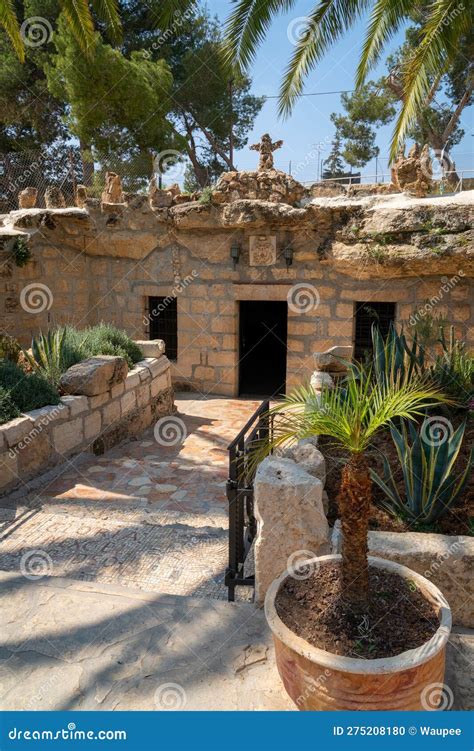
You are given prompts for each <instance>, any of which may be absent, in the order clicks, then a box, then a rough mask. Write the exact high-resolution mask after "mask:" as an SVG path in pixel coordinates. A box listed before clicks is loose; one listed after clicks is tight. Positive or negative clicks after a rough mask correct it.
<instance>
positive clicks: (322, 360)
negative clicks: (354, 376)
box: [313, 346, 352, 372]
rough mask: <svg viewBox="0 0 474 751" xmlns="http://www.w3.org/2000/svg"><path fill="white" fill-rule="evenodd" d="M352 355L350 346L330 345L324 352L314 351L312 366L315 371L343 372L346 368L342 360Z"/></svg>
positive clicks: (348, 358)
mask: <svg viewBox="0 0 474 751" xmlns="http://www.w3.org/2000/svg"><path fill="white" fill-rule="evenodd" d="M351 357H352V347H351V346H347V347H345V346H344V347H343V346H340V347H331V348H330V349H327V350H325V351H324V352H314V354H313V358H314V367H315V369H316V370H317V371H324V372H337V371H342V372H344V371H345V370H347V368H346V365H345V364H344V362H342V360H345V361H347V360H350V359H351Z"/></svg>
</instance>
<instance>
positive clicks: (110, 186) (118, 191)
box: [102, 172, 124, 203]
mask: <svg viewBox="0 0 474 751" xmlns="http://www.w3.org/2000/svg"><path fill="white" fill-rule="evenodd" d="M123 202H124V195H123V190H122V181H121V180H120V176H119V175H117V173H116V172H106V173H105V188H104V190H103V191H102V203H123Z"/></svg>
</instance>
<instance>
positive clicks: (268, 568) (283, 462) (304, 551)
mask: <svg viewBox="0 0 474 751" xmlns="http://www.w3.org/2000/svg"><path fill="white" fill-rule="evenodd" d="M254 492H255V515H256V517H257V521H258V527H259V529H258V536H257V541H256V543H255V601H256V602H257V603H258V604H259V605H262V604H263V601H264V599H265V594H266V592H267V589H268V587H269V586H270V584H271V582H272V581H273V580H274V579H275V578H276V577H277V576H279V575H280V574H281V573H282V572H283V571H285V570H286V569H288V567H289V566H292V565H293V566H296V565H298V564H299V563H301V561H302V560H303V559H306V558H310V557H312V556H315V555H323V554H326V553H327V552H328V549H329V547H328V541H329V527H328V523H327V519H326V516H325V514H324V509H323V503H322V493H323V484H322V482H321V480H319V479H318V478H317V477H314V476H312V475H310V474H309V473H308V472H307V471H306V470H305V469H303V468H302V467H301V466H300V465H298V464H296V462H294V461H292V460H291V459H285V458H278V457H268V458H267V459H264V461H263V462H262V463H261V464H260V465H259V468H258V470H257V474H256V477H255V486H254Z"/></svg>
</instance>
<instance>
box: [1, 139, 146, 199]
mask: <svg viewBox="0 0 474 751" xmlns="http://www.w3.org/2000/svg"><path fill="white" fill-rule="evenodd" d="M106 172H116V173H117V174H118V175H120V178H121V180H122V186H123V189H124V191H125V192H126V193H142V192H146V191H147V188H148V183H149V181H150V178H151V176H152V174H153V173H154V164H153V159H152V157H151V155H150V154H147V153H139V154H134V155H131V156H130V157H129V158H127V160H126V161H125V160H123V159H122V158H117V157H116V156H115V155H113V154H112V155H110V156H107V157H103V158H101V159H100V160H92V159H87V157H85V158H84V157H83V155H81V152H80V150H79V149H78V148H73V147H64V146H61V147H58V149H57V151H54V150H53V151H51V152H49V151H19V152H10V153H8V154H0V213H7V212H9V211H14V210H15V209H18V194H19V193H20V191H22V190H23V189H24V188H26V187H33V188H36V189H37V191H38V196H37V200H36V206H37V207H38V208H44V206H45V199H44V194H45V191H46V189H47V188H48V187H50V186H55V187H58V188H60V189H61V191H62V192H63V194H64V198H65V200H66V205H67V206H74V203H75V199H74V197H75V192H76V186H77V185H85V186H86V187H87V192H88V194H89V196H90V197H91V198H94V197H96V198H100V196H101V193H102V191H103V189H104V186H105V174H106Z"/></svg>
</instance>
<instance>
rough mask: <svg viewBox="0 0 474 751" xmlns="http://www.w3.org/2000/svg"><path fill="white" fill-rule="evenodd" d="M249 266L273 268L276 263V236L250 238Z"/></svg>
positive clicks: (253, 236)
mask: <svg viewBox="0 0 474 751" xmlns="http://www.w3.org/2000/svg"><path fill="white" fill-rule="evenodd" d="M249 263H250V266H273V264H275V263H276V235H251V236H250V261H249Z"/></svg>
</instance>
